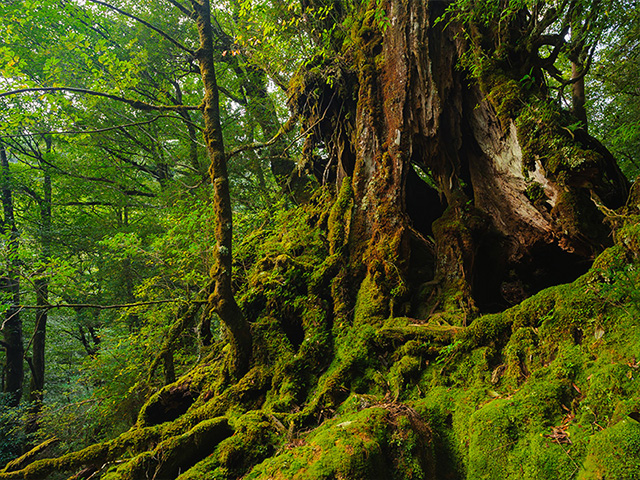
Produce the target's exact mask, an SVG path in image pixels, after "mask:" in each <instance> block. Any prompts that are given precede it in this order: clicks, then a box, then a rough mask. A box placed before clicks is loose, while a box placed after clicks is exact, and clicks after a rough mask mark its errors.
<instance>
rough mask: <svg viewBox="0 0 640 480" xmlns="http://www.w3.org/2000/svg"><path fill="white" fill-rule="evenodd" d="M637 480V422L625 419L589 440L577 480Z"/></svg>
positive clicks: (639, 459)
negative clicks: (585, 456)
mask: <svg viewBox="0 0 640 480" xmlns="http://www.w3.org/2000/svg"><path fill="white" fill-rule="evenodd" d="M614 478H615V479H618V478H620V479H623V478H624V479H625V480H637V479H640V424H639V423H638V422H636V421H635V420H632V419H630V418H625V419H623V420H621V421H620V422H618V423H616V424H615V425H613V426H611V427H609V428H606V429H604V430H602V431H601V432H599V433H597V434H596V435H594V436H593V438H592V439H591V441H590V442H589V449H588V452H587V458H586V459H585V462H584V467H583V469H582V470H581V471H580V474H579V475H578V479H579V480H605V479H614Z"/></svg>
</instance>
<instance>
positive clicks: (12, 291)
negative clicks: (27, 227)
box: [0, 144, 24, 406]
mask: <svg viewBox="0 0 640 480" xmlns="http://www.w3.org/2000/svg"><path fill="white" fill-rule="evenodd" d="M0 162H1V163H0V166H1V167H2V174H1V175H2V177H1V178H2V207H3V211H4V221H3V225H2V226H3V228H4V230H5V232H7V233H8V234H9V242H8V244H7V248H8V263H7V265H6V266H5V268H6V276H4V277H2V278H0V291H2V292H3V293H5V294H6V295H7V296H8V301H9V302H10V305H9V308H8V310H7V312H6V314H5V319H4V321H3V323H2V333H3V336H4V341H3V342H2V346H3V348H4V349H5V352H6V353H5V370H4V385H3V392H4V393H8V394H10V397H9V399H8V405H10V406H17V405H18V404H19V403H20V399H21V397H22V384H23V380H24V345H23V344H22V319H21V318H20V310H19V308H18V305H20V280H19V278H18V263H17V262H18V259H17V252H16V249H17V246H18V245H17V244H18V230H17V228H16V222H15V217H14V213H13V194H12V189H11V172H10V170H9V160H8V158H7V152H6V150H5V148H4V145H2V144H0Z"/></svg>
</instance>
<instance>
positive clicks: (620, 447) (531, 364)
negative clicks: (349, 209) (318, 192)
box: [0, 200, 640, 480]
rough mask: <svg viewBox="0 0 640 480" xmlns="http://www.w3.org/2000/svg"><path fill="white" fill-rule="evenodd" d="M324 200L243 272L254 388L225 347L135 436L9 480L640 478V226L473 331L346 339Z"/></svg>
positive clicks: (168, 395)
mask: <svg viewBox="0 0 640 480" xmlns="http://www.w3.org/2000/svg"><path fill="white" fill-rule="evenodd" d="M321 203H322V204H320V203H317V204H316V205H315V207H314V206H313V205H312V206H307V207H304V208H300V209H298V210H297V211H295V212H293V213H290V214H288V215H286V216H285V217H284V218H282V219H280V222H283V224H285V225H286V229H297V231H298V235H299V236H298V237H297V238H301V239H303V240H302V241H296V239H295V238H294V237H290V236H288V235H287V234H286V233H284V232H285V229H284V228H277V227H274V228H273V229H271V231H268V232H264V233H263V237H262V242H261V243H260V244H259V245H260V246H259V248H260V249H262V250H264V252H268V251H269V250H272V251H273V252H274V253H273V254H268V253H267V254H266V255H265V253H264V252H258V253H256V252H254V253H253V254H255V255H256V258H258V257H259V256H260V258H262V260H256V261H254V263H253V264H252V265H253V266H251V267H249V268H248V269H247V270H245V272H246V273H245V275H246V276H245V277H243V278H244V279H245V280H243V281H244V286H243V287H242V288H243V289H244V290H243V291H244V292H245V293H244V294H243V295H242V297H241V298H243V301H242V305H243V308H245V309H247V310H253V309H255V311H256V312H258V315H256V321H255V322H254V323H253V327H252V328H253V333H254V336H255V339H256V340H255V341H256V345H257V350H256V354H255V358H254V367H253V368H252V369H251V370H250V372H249V373H248V374H247V375H246V376H245V377H244V378H242V379H241V380H240V381H239V382H236V383H234V382H232V381H231V380H230V379H229V377H228V376H227V375H226V374H225V365H226V362H225V357H226V355H227V354H228V349H226V348H225V347H224V346H223V344H220V345H218V346H213V347H212V350H211V352H210V355H209V356H208V357H206V358H205V359H204V360H203V361H202V363H201V364H200V365H198V366H196V367H195V368H194V369H193V371H192V372H190V373H189V374H188V375H186V376H184V377H183V378H181V379H180V380H178V381H177V382H176V383H175V384H173V385H170V386H167V387H165V389H163V390H161V391H160V392H159V393H158V394H157V395H154V396H153V397H151V398H150V399H149V401H148V402H147V404H146V405H145V406H144V408H143V409H142V411H141V413H140V416H139V421H138V423H137V425H136V426H135V427H133V428H132V429H131V430H130V431H129V432H126V433H125V434H123V435H122V436H120V437H118V438H116V439H114V440H111V441H109V442H105V443H101V444H96V445H93V446H90V447H88V448H87V449H85V450H83V451H80V452H76V453H71V454H68V455H64V456H62V457H59V458H51V459H40V460H36V461H34V462H33V463H31V464H29V465H27V466H26V467H25V468H23V469H22V470H18V471H13V472H11V471H7V470H5V471H3V472H2V473H0V479H6V478H30V479H31V478H54V477H52V475H56V474H55V473H53V472H65V471H67V472H81V473H80V474H79V475H80V476H76V477H75V478H87V477H88V476H89V475H95V477H93V478H108V479H110V480H114V479H128V478H146V477H149V478H154V476H155V478H180V479H181V480H187V479H192V480H199V479H205V478H207V479H209V478H215V479H236V478H255V479H266V478H318V479H320V478H350V479H353V478H363V479H364V478H367V479H369V478H416V479H417V478H420V479H432V478H433V479H435V478H438V479H458V478H459V479H461V478H466V479H494V478H495V479H516V478H517V479H519V480H520V479H524V480H526V479H532V480H533V479H536V480H539V479H557V478H580V479H581V480H587V479H605V478H607V479H609V478H625V479H632V478H638V473H637V472H638V465H640V449H639V445H640V423H638V419H640V388H639V387H638V382H639V381H640V327H639V325H638V322H639V319H640V308H639V307H638V305H640V289H639V288H638V285H639V284H640V274H639V270H638V269H639V268H640V228H639V226H638V225H639V224H638V218H637V217H634V216H630V215H628V216H627V217H626V218H627V220H626V224H625V225H624V226H623V227H622V228H621V229H620V230H619V231H618V232H617V234H616V239H617V243H616V245H615V246H614V247H611V248H609V249H608V250H606V251H605V252H604V253H603V254H601V255H600V256H599V257H598V259H597V260H596V261H595V263H594V265H593V267H592V268H591V270H590V271H589V272H588V273H587V274H586V275H584V276H582V277H581V278H579V279H578V280H576V281H575V282H573V283H571V284H566V285H559V286H556V287H552V288H549V289H546V290H543V291H542V292H540V293H538V294H537V295H535V296H533V297H530V298H528V299H527V300H525V301H523V302H522V303H521V304H519V305H516V306H514V307H512V308H511V309H509V310H506V311H504V312H502V313H496V314H491V315H484V316H481V317H479V318H477V319H476V320H475V321H474V322H473V323H471V324H470V325H469V326H468V327H459V326H455V324H456V323H457V322H456V321H455V319H454V320H453V321H452V322H451V323H452V324H454V325H449V324H447V322H445V321H444V320H443V318H444V317H442V316H434V317H433V318H432V319H431V320H429V319H423V320H420V319H414V318H406V317H396V318H394V317H389V318H386V319H384V318H377V319H376V321H375V322H370V321H367V319H366V318H364V317H363V318H362V319H361V320H362V321H359V322H357V323H351V324H350V325H340V326H336V325H334V324H333V319H334V318H336V316H335V312H336V311H339V309H342V308H343V307H342V306H341V305H338V302H337V301H336V299H335V298H333V297H332V296H331V295H330V294H327V292H328V291H331V290H332V289H331V286H330V285H331V282H330V281H329V282H327V281H326V280H318V278H320V277H321V276H322V275H324V274H325V273H324V272H325V270H324V269H329V268H334V267H333V266H331V265H332V262H327V258H330V255H329V252H330V251H333V252H336V251H337V248H336V246H335V245H334V246H333V247H331V246H330V240H331V239H332V241H335V239H337V238H338V236H337V235H336V233H334V234H332V235H328V230H329V228H331V223H332V222H333V223H336V222H337V221H338V220H337V219H338V217H344V215H345V212H346V210H345V208H344V202H342V203H339V204H337V205H338V207H336V208H335V209H334V214H333V215H332V216H331V218H332V219H333V220H332V222H329V221H328V218H329V216H328V215H327V214H326V213H322V212H328V211H330V210H328V209H327V208H328V207H327V203H324V200H323V201H322V202H321ZM631 210H633V209H631ZM628 213H630V212H628ZM252 241H253V240H252ZM334 243H335V242H334ZM337 243H340V241H338V242H337ZM275 252H278V255H276V254H275ZM283 252H284V253H283ZM250 254H251V252H245V256H248V255H250ZM283 255H284V256H286V258H281V257H283ZM241 258H242V257H241ZM247 265H250V263H249V262H247ZM334 271H339V267H338V269H337V270H334ZM322 285H324V286H322ZM274 288H275V289H278V295H275V294H273V292H272V289H274ZM334 291H335V289H334ZM340 311H341V310H340ZM363 311H364V310H363V309H360V313H359V315H363V313H362V312H363ZM461 314H462V313H461ZM447 318H448V317H447ZM296 331H297V332H299V333H298V334H295V332H296ZM296 335H297V336H296ZM185 398H187V399H188V403H187V404H186V405H185V406H184V413H178V414H176V413H175V412H176V411H177V412H181V410H180V409H178V410H176V407H175V402H176V401H179V400H180V399H185ZM167 405H172V408H173V410H171V412H174V413H173V414H172V415H169V416H166V415H165V416H163V410H162V409H163V408H168V407H167ZM164 413H167V412H164ZM167 415H168V414H167ZM176 415H177V417H176ZM174 417H175V418H174ZM82 472H84V473H82ZM61 478H62V477H61Z"/></svg>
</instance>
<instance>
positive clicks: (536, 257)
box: [292, 0, 626, 321]
mask: <svg viewBox="0 0 640 480" xmlns="http://www.w3.org/2000/svg"><path fill="white" fill-rule="evenodd" d="M382 6H383V7H384V12H385V13H386V19H385V20H384V21H380V20H375V17H376V15H371V14H366V13H365V14H363V15H362V16H361V18H362V20H361V22H362V23H361V24H360V25H358V29H354V31H357V32H358V33H357V36H356V37H355V38H353V46H352V48H351V49H350V51H349V53H348V54H347V55H345V56H344V57H341V58H338V59H335V60H331V61H325V62H324V63H322V64H320V65H318V68H315V69H313V68H312V69H310V70H309V71H308V72H307V73H306V74H305V76H304V78H303V79H302V80H301V81H300V84H299V85H294V95H293V97H292V105H293V106H294V108H296V109H297V111H298V112H299V113H300V114H301V115H302V116H303V117H304V118H306V119H307V124H308V125H314V124H315V127H314V137H315V138H314V141H315V143H316V144H320V143H323V144H324V145H325V146H326V147H327V150H328V151H329V154H328V158H326V159H325V160H324V162H325V163H324V165H325V168H326V169H328V170H330V171H331V175H327V176H326V178H330V179H333V180H335V181H336V182H337V184H338V185H340V184H341V182H342V179H343V178H344V177H350V178H351V182H352V186H353V192H354V209H353V214H352V220H351V222H350V225H349V231H348V232H347V234H348V238H349V249H350V250H349V251H350V265H352V266H357V265H360V269H359V273H358V275H359V278H360V281H361V282H362V283H361V286H360V288H359V290H358V292H357V301H356V305H355V309H356V321H357V318H358V311H359V310H363V313H364V314H365V315H364V317H367V316H369V317H370V316H372V315H373V316H376V315H378V316H381V317H386V316H388V315H390V314H391V315H394V316H398V315H412V316H416V317H426V316H429V315H430V314H432V313H434V312H447V311H451V310H456V311H460V310H463V311H465V312H467V313H469V314H470V315H471V316H473V315H475V314H476V312H477V311H478V309H480V310H483V311H492V310H500V309H502V308H505V307H507V306H509V305H511V304H513V303H517V302H519V301H521V300H522V299H523V298H524V297H526V296H528V295H529V294H532V293H534V292H535V291H538V290H540V289H541V288H544V287H546V286H549V285H552V284H557V283H561V282H563V281H569V280H571V279H573V278H575V277H576V276H577V275H579V274H580V273H582V272H584V271H585V270H586V268H587V267H588V265H589V262H590V260H592V259H593V258H594V256H595V255H596V253H597V252H599V251H600V250H601V249H602V248H603V247H604V246H606V245H608V244H609V243H610V238H609V230H608V228H607V227H606V226H604V225H603V215H602V214H601V213H600V212H599V211H598V209H597V207H596V206H595V204H594V202H593V201H592V197H593V196H594V194H595V195H597V196H599V197H600V198H603V197H606V199H607V200H606V201H605V203H607V206H608V207H610V208H616V207H618V206H620V205H622V204H623V203H624V199H625V198H626V191H625V189H626V183H625V181H624V180H623V179H622V177H621V175H620V172H619V169H618V168H617V166H616V164H615V161H614V159H613V158H612V157H611V155H610V154H608V152H606V151H605V149H603V148H602V147H601V145H599V144H598V142H597V141H596V140H595V139H593V138H591V137H589V136H587V135H586V132H584V131H582V132H579V133H577V134H576V133H573V132H570V131H569V129H567V128H566V125H565V124H563V123H562V120H559V118H561V114H560V113H556V111H555V110H553V107H552V106H550V103H548V102H546V100H541V99H543V98H545V97H544V95H545V93H544V88H543V86H542V85H539V84H536V85H534V86H533V87H532V89H533V93H532V92H529V91H526V92H525V91H524V90H523V89H522V88H521V87H520V85H521V84H522V83H523V82H518V81H516V80H514V79H513V78H510V77H507V76H506V75H504V74H502V73H501V72H500V68H499V65H498V66H496V69H495V71H494V72H490V73H486V72H485V75H486V78H480V79H475V78H471V77H470V76H469V75H468V74H466V73H465V72H464V71H463V70H462V69H461V68H459V60H460V56H461V54H462V52H463V51H464V49H465V48H466V45H465V44H464V35H461V28H460V26H459V25H456V24H455V23H453V22H452V23H447V22H446V21H442V22H436V19H438V18H439V17H441V16H442V15H443V14H444V13H445V9H446V6H447V3H446V2H435V1H430V2H429V1H403V0H389V1H387V2H383V4H382ZM531 55H533V53H531ZM513 57H514V58H515V59H516V60H513V59H510V61H511V62H512V63H513V62H514V61H518V59H520V60H519V61H520V62H521V64H511V65H510V66H509V67H510V70H509V71H510V72H520V71H523V72H529V71H531V65H532V64H534V62H533V61H532V59H531V58H529V57H528V56H527V54H526V52H525V54H523V53H522V52H520V54H519V56H516V55H513ZM318 70H320V71H322V72H323V73H320V74H319V73H318ZM531 77H532V78H535V79H538V78H542V77H543V75H542V73H541V72H533V74H532V75H531ZM496 79H499V81H498V80H496ZM354 88H355V89H357V96H356V98H355V99H352V98H351V97H350V92H351V91H352V90H353V89H354ZM509 88H511V90H509ZM318 91H320V93H319V94H318V93H317V92H318ZM508 102H511V104H510V105H511V108H507V107H506V106H505V105H507V104H508ZM528 103H530V104H531V106H527V107H526V108H525V107H522V105H525V104H528ZM536 109H538V110H539V111H541V112H545V113H548V116H549V118H551V119H552V120H549V122H548V124H547V123H544V124H543V123H542V122H543V121H542V119H541V118H540V117H542V114H539V112H538V110H536ZM549 112H551V113H549ZM554 115H555V116H554ZM556 117H557V118H556ZM573 121H575V120H573ZM554 122H555V123H554ZM558 145H562V148H561V147H559V146H558ZM576 165H577V166H576ZM413 285H418V286H416V287H414V286H413ZM364 317H363V318H364Z"/></svg>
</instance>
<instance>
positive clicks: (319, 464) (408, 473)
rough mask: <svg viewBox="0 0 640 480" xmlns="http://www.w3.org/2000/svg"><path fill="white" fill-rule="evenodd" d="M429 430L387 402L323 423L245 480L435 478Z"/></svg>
mask: <svg viewBox="0 0 640 480" xmlns="http://www.w3.org/2000/svg"><path fill="white" fill-rule="evenodd" d="M434 465H435V462H434V458H433V449H432V443H431V432H430V429H429V427H428V426H427V425H426V424H425V423H424V421H423V420H422V419H421V418H420V417H419V416H418V414H417V413H416V412H415V411H413V410H411V409H410V408H408V407H406V406H404V405H401V404H385V405H379V406H375V407H371V408H367V409H364V410H362V411H360V412H357V413H355V414H351V415H345V416H342V417H340V419H334V420H331V421H328V422H326V423H325V424H323V425H321V426H320V427H318V428H317V429H315V430H314V431H313V432H311V433H310V434H309V435H308V436H307V437H303V438H297V439H292V441H291V443H289V444H288V445H287V447H286V448H285V449H284V450H282V452H281V453H280V454H279V455H276V456H274V457H271V458H269V459H267V460H265V461H264V462H262V463H261V464H259V465H257V466H256V467H255V468H254V469H253V470H252V471H251V472H250V473H249V474H248V475H246V476H245V477H244V478H245V479H251V480H266V479H274V480H276V479H278V480H281V479H289V480H296V479H305V480H315V479H325V478H348V479H350V480H358V479H362V480H364V479H366V480H374V479H385V480H388V479H406V478H421V479H424V480H428V479H433V478H435V473H434Z"/></svg>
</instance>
